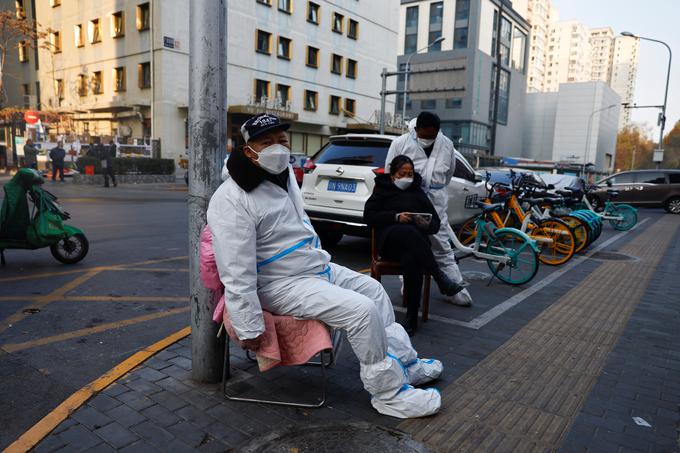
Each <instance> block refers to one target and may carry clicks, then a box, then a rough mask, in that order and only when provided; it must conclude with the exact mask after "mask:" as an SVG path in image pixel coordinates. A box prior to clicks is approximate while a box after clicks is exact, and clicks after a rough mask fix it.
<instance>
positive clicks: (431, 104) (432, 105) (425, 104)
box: [420, 99, 437, 110]
mask: <svg viewBox="0 0 680 453" xmlns="http://www.w3.org/2000/svg"><path fill="white" fill-rule="evenodd" d="M420 108H421V109H423V110H434V109H436V108H437V101H436V100H435V99H425V100H422V101H420Z"/></svg>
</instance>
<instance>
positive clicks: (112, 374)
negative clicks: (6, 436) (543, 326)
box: [5, 327, 191, 453]
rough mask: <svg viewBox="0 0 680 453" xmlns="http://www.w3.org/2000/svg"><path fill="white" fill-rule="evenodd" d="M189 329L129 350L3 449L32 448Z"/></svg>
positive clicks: (8, 452)
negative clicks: (114, 364) (128, 353)
mask: <svg viewBox="0 0 680 453" xmlns="http://www.w3.org/2000/svg"><path fill="white" fill-rule="evenodd" d="M190 333H191V328H190V327H185V328H184V329H182V330H180V331H178V332H175V333H173V334H172V335H170V336H168V337H166V338H164V339H162V340H161V341H158V342H156V343H154V344H152V345H151V346H149V347H147V348H144V349H142V350H141V351H139V352H137V353H135V354H133V355H132V356H131V357H129V358H128V359H127V360H125V361H123V362H121V363H120V364H118V365H116V366H115V367H113V368H112V369H111V370H109V371H108V372H107V373H106V374H103V375H102V376H100V377H99V378H97V379H95V380H94V381H92V382H90V383H89V384H87V385H86V386H85V387H83V388H81V389H80V390H78V391H77V392H75V393H74V394H73V395H71V396H70V397H68V398H67V399H66V400H65V401H64V402H63V403H61V404H60V405H59V406H57V407H56V408H54V409H53V410H52V412H50V413H49V414H47V415H46V416H45V417H43V418H42V420H40V421H39V422H38V423H36V424H35V425H33V427H31V428H30V429H29V430H28V431H26V432H25V433H24V434H22V435H21V437H19V438H18V439H17V440H15V441H14V442H13V443H12V444H11V445H10V446H9V447H7V448H6V449H5V453H17V452H25V451H29V450H31V449H33V448H34V447H35V446H36V445H38V442H40V441H41V440H43V439H44V438H45V436H47V435H48V434H49V433H50V432H52V430H54V428H56V427H57V426H59V424H60V423H61V422H63V421H64V420H66V419H67V418H68V417H69V416H70V415H71V414H72V413H73V412H75V411H76V410H77V409H78V408H80V406H82V405H83V404H84V403H85V402H86V401H87V400H88V399H90V398H91V397H93V396H94V395H96V394H97V393H99V392H101V391H102V390H104V389H105V388H106V387H108V386H109V385H111V384H112V383H114V382H115V381H117V380H118V379H120V378H121V377H122V376H124V375H125V374H126V373H128V372H130V371H131V370H133V369H134V368H135V367H137V366H139V365H140V364H142V363H143V362H145V361H146V360H148V359H149V358H151V357H152V356H154V355H155V354H157V353H158V352H160V351H162V350H163V349H165V348H167V347H168V346H170V345H172V344H173V343H176V342H178V341H180V340H182V339H184V338H186V337H187V336H188V335H189V334H190Z"/></svg>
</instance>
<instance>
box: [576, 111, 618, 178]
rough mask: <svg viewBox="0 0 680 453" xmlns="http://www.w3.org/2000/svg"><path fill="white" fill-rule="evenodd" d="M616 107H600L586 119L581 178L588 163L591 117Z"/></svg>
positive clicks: (584, 174)
mask: <svg viewBox="0 0 680 453" xmlns="http://www.w3.org/2000/svg"><path fill="white" fill-rule="evenodd" d="M617 105H618V104H611V105H608V106H606V107H602V108H601V109H597V110H593V111H592V112H591V114H590V117H589V118H588V135H586V150H585V152H584V153H583V165H582V166H581V177H583V178H585V176H586V162H588V151H589V146H590V127H591V126H592V125H593V115H595V114H596V113H597V112H602V111H605V110H609V109H613V108H614V107H616V106H617ZM596 148H597V146H596Z"/></svg>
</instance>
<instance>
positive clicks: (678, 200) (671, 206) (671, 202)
mask: <svg viewBox="0 0 680 453" xmlns="http://www.w3.org/2000/svg"><path fill="white" fill-rule="evenodd" d="M664 209H665V210H666V212H670V213H671V214H680V197H673V198H669V199H668V200H666V203H664Z"/></svg>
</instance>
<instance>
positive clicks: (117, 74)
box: [113, 67, 125, 92]
mask: <svg viewBox="0 0 680 453" xmlns="http://www.w3.org/2000/svg"><path fill="white" fill-rule="evenodd" d="M113 91H115V92H121V91H125V68H124V67H119V68H114V69H113Z"/></svg>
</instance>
